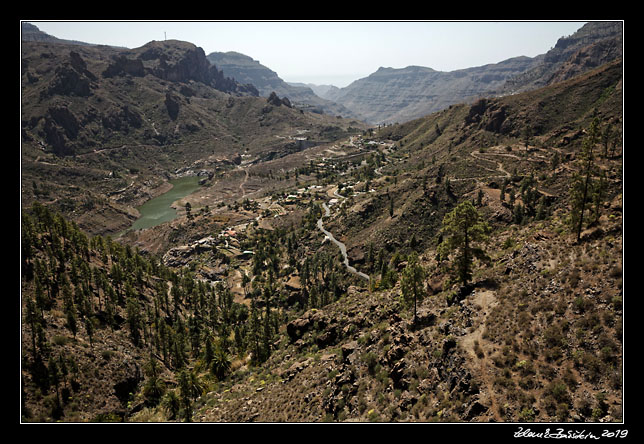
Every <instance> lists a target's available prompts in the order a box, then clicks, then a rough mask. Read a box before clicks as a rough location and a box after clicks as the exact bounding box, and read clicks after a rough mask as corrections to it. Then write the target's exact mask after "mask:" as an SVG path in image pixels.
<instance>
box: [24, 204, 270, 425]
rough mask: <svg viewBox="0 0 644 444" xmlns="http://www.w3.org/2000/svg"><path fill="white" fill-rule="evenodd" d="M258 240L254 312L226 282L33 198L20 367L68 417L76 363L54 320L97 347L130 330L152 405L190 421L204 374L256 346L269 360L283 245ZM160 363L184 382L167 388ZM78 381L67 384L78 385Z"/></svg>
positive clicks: (27, 216)
mask: <svg viewBox="0 0 644 444" xmlns="http://www.w3.org/2000/svg"><path fill="white" fill-rule="evenodd" d="M257 245H258V249H257V254H256V255H255V266H254V269H253V273H254V279H253V285H254V290H253V292H252V294H251V298H252V299H251V300H252V303H251V309H250V310H249V309H248V307H247V306H246V305H243V304H239V303H236V302H234V301H233V296H232V293H231V291H230V289H229V288H228V287H227V285H226V284H225V283H224V282H217V283H215V284H212V283H208V282H204V281H200V280H197V279H195V276H194V275H193V273H192V272H191V271H190V270H189V269H188V268H185V269H181V270H178V271H175V270H172V269H170V268H168V267H166V266H164V265H163V263H162V262H161V261H160V259H159V258H157V257H155V256H152V255H143V254H141V253H140V252H139V251H138V249H132V248H131V247H130V246H127V245H125V246H124V245H121V244H120V243H117V242H114V241H112V240H111V239H110V238H109V237H102V236H95V237H89V236H87V235H86V234H85V233H83V232H82V231H81V230H80V229H79V228H78V226H77V225H76V224H75V223H74V222H68V221H67V220H65V219H64V218H63V217H62V216H61V215H59V214H57V213H54V212H52V211H50V210H49V209H48V208H47V207H45V206H43V205H42V204H40V203H38V202H36V203H34V205H33V206H32V208H31V210H30V211H26V212H24V213H23V215H22V308H23V321H24V322H23V339H24V340H25V342H24V343H25V344H29V346H25V347H23V370H25V371H26V372H28V374H29V375H30V378H31V380H32V381H33V382H34V383H35V385H37V386H38V387H39V389H40V391H41V392H42V393H45V394H51V395H52V397H54V398H55V399H54V401H53V402H52V403H53V407H52V408H51V410H50V411H51V414H52V416H53V417H54V418H55V419H58V418H60V417H61V415H63V411H64V407H65V404H66V399H68V398H69V397H70V396H71V394H72V393H71V392H69V390H67V393H66V396H61V391H60V390H59V388H60V386H59V382H60V380H61V377H62V375H67V374H69V373H70V372H71V371H72V369H75V368H77V367H78V366H77V363H76V362H75V357H74V356H73V355H72V354H70V353H67V351H66V348H65V347H56V346H55V344H54V342H55V341H56V339H55V338H54V336H55V335H53V334H52V332H51V331H50V328H49V327H51V326H52V325H54V324H56V323H58V324H63V325H64V328H65V329H66V330H67V335H68V337H69V338H70V339H71V338H73V340H76V339H77V338H78V339H80V338H81V337H82V339H83V340H85V341H88V342H89V343H90V344H91V346H92V348H93V350H94V352H95V353H96V354H99V353H100V350H101V344H100V343H99V340H98V339H97V337H98V336H99V335H100V336H101V338H106V337H109V336H110V335H113V334H114V332H115V331H116V330H119V331H121V330H122V331H124V332H126V334H127V337H128V338H129V341H130V342H131V345H132V347H133V349H134V350H137V351H138V352H139V355H141V356H149V360H148V362H147V364H146V365H145V368H146V370H145V376H146V380H145V383H144V385H143V386H144V388H143V394H144V397H145V401H146V405H149V406H155V405H158V404H159V403H161V402H163V403H164V405H165V406H166V407H167V409H168V411H169V412H170V415H169V416H170V417H171V418H172V417H178V416H177V415H179V416H180V417H182V418H184V419H189V417H190V414H191V413H190V412H191V409H190V400H193V399H195V398H196V397H197V396H199V394H201V391H200V390H199V389H198V388H199V387H202V386H203V383H200V382H199V381H198V377H197V375H198V374H199V372H202V373H203V372H206V374H208V376H209V377H212V378H214V379H215V380H221V379H223V378H225V377H226V376H227V374H229V372H230V370H231V361H232V359H233V358H232V357H233V356H243V355H245V354H247V353H251V355H252V357H253V361H254V362H256V363H257V362H261V361H263V360H265V359H266V358H267V357H268V355H269V353H270V347H271V344H272V340H273V337H274V335H275V333H276V332H277V328H278V326H279V323H280V322H281V319H280V318H279V316H278V314H277V313H278V312H277V310H276V307H277V302H278V295H277V293H278V292H277V285H276V279H275V277H276V276H277V275H278V274H277V272H278V271H279V269H280V261H279V254H280V247H279V245H280V243H279V242H275V240H274V239H264V240H263V241H260V242H257ZM262 247H265V248H262ZM269 247H274V248H273V250H270V249H269ZM249 281H250V279H247V280H246V281H245V284H248V282H249ZM256 295H257V296H258V297H255V296H256ZM59 333H60V331H59ZM57 337H58V338H59V339H60V334H58V335H57ZM59 339H58V340H59ZM101 340H106V341H108V340H109V339H101ZM160 369H167V370H169V371H170V372H171V373H174V375H175V378H171V379H176V381H178V382H179V384H178V385H179V387H178V390H170V389H169V388H168V387H166V384H165V383H164V382H163V379H162V378H161V373H162V372H161V371H160ZM80 379H81V378H80V376H79V377H77V378H76V382H75V383H74V384H73V385H71V386H69V385H65V387H68V386H69V387H72V388H75V389H76V390H79V389H80V386H81V384H80V383H79V382H78V381H79V380H80ZM182 381H183V382H182ZM185 381H192V382H191V383H189V384H187V383H185ZM188 386H190V387H192V388H190V389H188V388H187V387H188ZM182 387H183V388H182ZM72 391H73V390H72ZM54 395H55V396H54Z"/></svg>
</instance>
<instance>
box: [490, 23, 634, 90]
mask: <svg viewBox="0 0 644 444" xmlns="http://www.w3.org/2000/svg"><path fill="white" fill-rule="evenodd" d="M623 45H624V40H623V25H622V23H621V22H589V23H587V24H585V25H584V26H582V27H581V28H580V29H579V30H578V31H577V32H575V33H574V34H573V35H570V36H566V37H561V38H560V39H559V40H558V41H557V43H556V45H555V46H554V47H553V48H552V49H551V50H550V51H548V52H547V53H546V54H544V55H543V56H542V58H541V61H540V63H539V64H537V66H535V67H534V68H532V69H530V70H528V71H526V72H525V73H522V74H520V75H517V76H516V77H514V78H512V79H510V80H508V82H507V83H506V85H504V87H503V88H502V89H501V93H502V94H513V93H516V92H521V91H528V90H530V89H535V88H539V87H542V86H545V85H550V84H552V83H556V82H559V81H562V80H565V79H567V78H570V77H573V76H575V75H577V74H581V73H583V72H585V71H588V70H590V69H593V68H596V67H598V66H600V65H603V64H604V63H608V62H610V61H612V60H615V59H617V58H620V57H621V56H622V48H623Z"/></svg>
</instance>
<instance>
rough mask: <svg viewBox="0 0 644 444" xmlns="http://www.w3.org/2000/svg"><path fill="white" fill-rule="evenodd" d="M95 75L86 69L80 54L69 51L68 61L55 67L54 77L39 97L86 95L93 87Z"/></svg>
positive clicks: (95, 79)
mask: <svg viewBox="0 0 644 444" xmlns="http://www.w3.org/2000/svg"><path fill="white" fill-rule="evenodd" d="M96 81H97V78H96V76H95V75H94V74H93V73H91V72H90V71H89V70H88V69H87V65H86V64H85V62H84V61H83V59H82V58H81V56H80V55H79V54H78V53H77V52H74V51H70V53H69V59H68V61H66V62H64V63H63V64H61V65H59V66H58V67H57V68H56V71H55V75H54V78H53V79H52V81H51V82H50V84H49V87H48V88H47V89H46V90H45V91H43V93H41V97H42V98H44V97H51V96H53V95H55V94H58V95H61V96H80V97H88V96H89V95H90V94H91V89H92V88H93V87H95V86H96V85H95V83H96Z"/></svg>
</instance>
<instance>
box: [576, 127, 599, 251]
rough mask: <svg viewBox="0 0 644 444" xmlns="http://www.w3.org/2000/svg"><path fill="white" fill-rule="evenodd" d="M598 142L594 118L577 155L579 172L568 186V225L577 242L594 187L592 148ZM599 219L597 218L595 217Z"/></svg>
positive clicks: (595, 172)
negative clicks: (569, 205) (569, 207)
mask: <svg viewBox="0 0 644 444" xmlns="http://www.w3.org/2000/svg"><path fill="white" fill-rule="evenodd" d="M598 140H599V119H597V118H595V119H594V120H593V122H592V123H591V125H590V128H589V130H588V133H587V135H586V137H585V138H584V140H583V142H582V147H581V152H580V153H579V159H580V164H581V165H580V171H578V172H577V173H575V174H574V175H573V177H572V183H571V186H570V200H571V207H572V208H571V213H570V223H571V226H572V228H573V229H574V230H575V231H576V237H577V242H579V240H580V239H581V231H582V228H583V224H584V217H585V215H584V212H585V211H586V206H587V204H588V203H589V201H590V196H591V195H592V190H593V186H594V183H593V181H594V176H595V175H596V174H597V171H596V165H595V156H594V148H595V145H596V144H597V142H598ZM597 218H599V217H597Z"/></svg>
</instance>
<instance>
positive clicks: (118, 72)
mask: <svg viewBox="0 0 644 444" xmlns="http://www.w3.org/2000/svg"><path fill="white" fill-rule="evenodd" d="M124 75H130V76H134V77H143V76H144V75H145V69H144V68H143V62H142V61H141V60H140V59H130V58H128V57H127V56H125V55H123V54H119V55H116V56H114V57H113V59H112V63H110V65H109V66H108V67H107V69H105V71H103V77H115V76H124Z"/></svg>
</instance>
